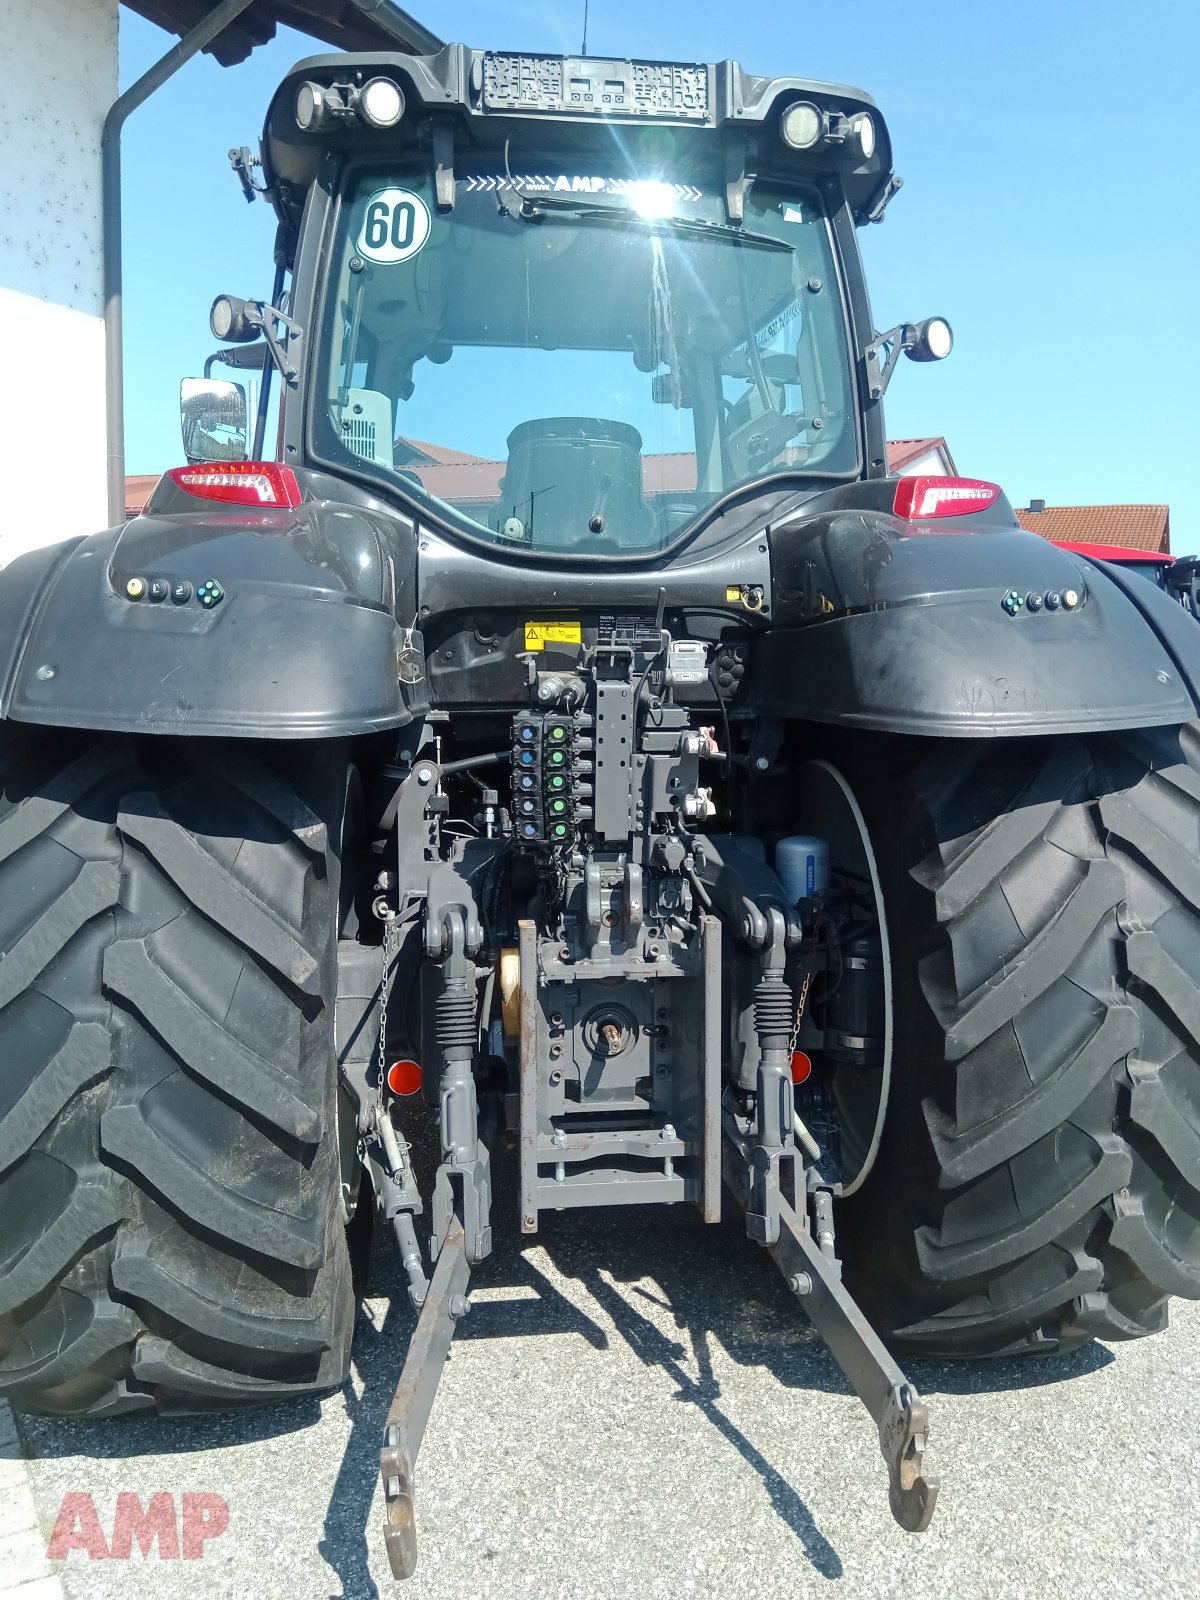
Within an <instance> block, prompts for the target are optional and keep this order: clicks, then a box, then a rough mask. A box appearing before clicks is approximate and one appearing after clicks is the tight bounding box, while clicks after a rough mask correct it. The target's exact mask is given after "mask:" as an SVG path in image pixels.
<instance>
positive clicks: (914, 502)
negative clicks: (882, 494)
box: [892, 478, 1000, 518]
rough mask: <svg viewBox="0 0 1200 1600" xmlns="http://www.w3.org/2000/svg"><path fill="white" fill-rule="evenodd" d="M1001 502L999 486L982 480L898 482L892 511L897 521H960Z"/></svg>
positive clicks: (947, 479) (936, 479)
mask: <svg viewBox="0 0 1200 1600" xmlns="http://www.w3.org/2000/svg"><path fill="white" fill-rule="evenodd" d="M999 498H1000V485H999V484H998V483H985V482H984V481H983V479H982V478H901V479H900V482H899V483H898V484H897V485H896V498H895V499H894V500H893V501H892V510H893V511H894V512H895V514H896V515H897V516H898V517H908V518H914V517H963V516H966V514H967V513H968V512H969V511H986V510H987V509H988V507H989V506H994V505H995V504H996V501H997V500H998V499H999Z"/></svg>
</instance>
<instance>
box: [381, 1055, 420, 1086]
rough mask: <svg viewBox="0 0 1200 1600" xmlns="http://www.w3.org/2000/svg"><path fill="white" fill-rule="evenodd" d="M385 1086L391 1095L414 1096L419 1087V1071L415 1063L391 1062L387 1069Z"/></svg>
mask: <svg viewBox="0 0 1200 1600" xmlns="http://www.w3.org/2000/svg"><path fill="white" fill-rule="evenodd" d="M387 1085H388V1088H389V1089H390V1090H391V1091H392V1093H393V1094H416V1092H417V1090H418V1089H419V1088H420V1087H421V1069H420V1067H419V1066H418V1065H417V1063H416V1062H415V1061H393V1062H392V1064H391V1066H390V1067H389V1068H388V1075H387Z"/></svg>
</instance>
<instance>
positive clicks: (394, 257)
mask: <svg viewBox="0 0 1200 1600" xmlns="http://www.w3.org/2000/svg"><path fill="white" fill-rule="evenodd" d="M428 238H429V207H428V206H427V205H426V204H425V202H424V200H422V199H421V196H420V195H419V194H414V193H413V192H412V190H411V189H377V190H376V191H375V193H374V194H373V195H372V196H371V198H370V199H369V200H368V201H367V209H366V211H365V213H364V215H363V224H362V227H361V228H360V229H359V234H358V243H357V247H356V248H357V250H358V253H359V255H360V256H365V257H366V259H367V260H368V261H378V262H380V263H381V264H382V265H384V266H395V265H396V264H397V263H398V262H400V261H407V260H408V259H409V257H410V256H415V255H416V253H417V251H418V250H420V249H422V248H423V246H424V244H425V241H426V240H427V239H428Z"/></svg>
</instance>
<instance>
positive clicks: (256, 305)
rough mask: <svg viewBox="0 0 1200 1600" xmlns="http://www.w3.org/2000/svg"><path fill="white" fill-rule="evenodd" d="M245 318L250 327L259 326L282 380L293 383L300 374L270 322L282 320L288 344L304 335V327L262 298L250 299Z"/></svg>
mask: <svg viewBox="0 0 1200 1600" xmlns="http://www.w3.org/2000/svg"><path fill="white" fill-rule="evenodd" d="M246 320H247V322H248V323H249V324H250V326H251V327H254V328H259V329H261V331H262V336H263V338H264V339H265V340H266V341H267V349H268V350H269V351H270V352H271V359H272V361H274V363H275V365H276V366H277V367H278V368H279V371H280V373H281V375H282V377H283V381H284V382H285V383H287V384H289V385H290V384H294V383H295V382H296V379H297V378H298V377H299V375H300V369H299V367H298V366H297V365H296V363H295V362H294V361H293V360H292V358H291V355H290V354H289V350H288V349H285V348H284V346H283V345H282V344H280V342H279V338H278V336H277V335H276V333H275V330H274V328H273V327H272V324H273V323H275V322H282V323H283V325H284V327H285V328H286V329H287V331H288V346H289V348H290V346H291V345H292V344H294V343H298V342H299V341H300V340H301V339H303V337H304V329H303V328H302V327H301V326H300V324H299V323H298V322H296V321H295V320H294V319H293V318H292V317H289V316H288V314H287V313H286V312H285V311H280V310H279V308H278V307H277V306H274V305H267V303H266V302H265V301H263V300H250V301H248V302H247V304H246Z"/></svg>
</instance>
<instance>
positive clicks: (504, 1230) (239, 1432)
mask: <svg viewBox="0 0 1200 1600" xmlns="http://www.w3.org/2000/svg"><path fill="white" fill-rule="evenodd" d="M495 1220H496V1228H495V1251H494V1254H493V1255H492V1257H491V1258H490V1259H489V1260H488V1261H487V1262H485V1263H483V1264H482V1266H480V1267H479V1268H478V1269H477V1271H476V1272H475V1273H474V1274H473V1278H472V1287H473V1288H479V1289H489V1288H490V1289H506V1290H519V1291H521V1295H520V1298H517V1299H512V1300H507V1299H484V1300H482V1301H481V1302H480V1303H478V1304H477V1305H476V1307H475V1308H474V1310H473V1311H472V1313H471V1315H470V1317H469V1318H467V1319H466V1320H465V1321H464V1322H463V1324H462V1325H461V1329H460V1331H459V1333H458V1336H457V1337H458V1339H459V1340H462V1341H464V1342H465V1341H474V1340H495V1339H508V1338H519V1337H523V1336H529V1335H534V1334H537V1335H546V1334H568V1335H575V1336H577V1337H579V1338H580V1339H583V1340H585V1341H586V1342H587V1343H588V1344H590V1345H592V1346H593V1347H594V1348H595V1349H597V1350H603V1349H606V1348H608V1347H609V1346H610V1343H611V1340H612V1338H613V1337H614V1331H615V1336H616V1337H619V1338H620V1339H622V1340H623V1341H624V1342H625V1343H626V1344H627V1345H628V1347H629V1348H630V1350H632V1351H633V1352H634V1354H635V1355H636V1356H637V1357H638V1359H639V1360H640V1361H642V1362H643V1363H644V1364H645V1365H646V1366H647V1367H648V1368H651V1369H655V1370H658V1371H661V1372H662V1374H663V1375H664V1377H665V1378H666V1379H667V1380H668V1381H669V1382H671V1383H672V1384H674V1386H675V1397H676V1399H677V1400H678V1401H679V1402H680V1403H681V1404H686V1405H693V1406H695V1407H696V1408H697V1409H698V1411H699V1412H700V1414H701V1415H702V1416H704V1417H705V1419H706V1420H707V1421H708V1422H709V1423H710V1424H711V1425H712V1426H713V1428H714V1429H716V1430H717V1432H718V1433H719V1434H721V1436H722V1437H723V1438H724V1439H725V1440H727V1441H728V1442H729V1443H730V1444H731V1445H732V1446H733V1447H734V1448H735V1449H736V1450H737V1451H738V1452H739V1453H740V1454H741V1455H742V1457H743V1458H744V1459H745V1460H746V1461H747V1462H748V1463H749V1464H750V1465H751V1466H752V1467H753V1468H754V1470H755V1471H756V1472H757V1473H758V1474H759V1476H760V1478H761V1479H762V1483H763V1486H764V1489H765V1492H766V1493H767V1495H768V1496H769V1497H770V1500H771V1503H772V1505H773V1506H774V1508H775V1511H776V1513H777V1515H778V1516H779V1517H780V1518H781V1519H782V1521H783V1522H784V1523H785V1524H786V1525H787V1526H788V1527H789V1528H790V1529H791V1530H792V1532H793V1533H794V1535H795V1537H796V1539H797V1540H798V1542H799V1544H800V1546H801V1548H802V1549H803V1551H804V1554H805V1556H806V1558H807V1560H808V1562H809V1564H810V1565H811V1567H812V1568H813V1570H814V1571H815V1572H817V1573H819V1574H821V1575H822V1576H824V1577H826V1578H830V1579H836V1578H838V1577H840V1576H841V1575H842V1563H841V1560H840V1558H839V1556H838V1553H837V1551H836V1550H835V1549H834V1548H833V1546H832V1545H831V1544H830V1542H829V1540H828V1539H827V1538H826V1537H825V1535H824V1534H823V1533H822V1532H821V1530H820V1528H819V1527H818V1526H817V1524H816V1522H815V1520H814V1518H813V1516H812V1514H811V1512H810V1511H809V1509H808V1507H807V1505H806V1504H805V1502H804V1500H803V1499H802V1498H801V1496H800V1495H799V1494H798V1493H797V1492H796V1490H795V1489H794V1488H793V1487H792V1486H791V1485H790V1484H789V1483H788V1482H787V1481H786V1480H785V1479H784V1478H783V1477H782V1476H781V1474H780V1473H779V1472H778V1471H777V1470H776V1468H775V1467H774V1466H773V1465H772V1463H771V1462H770V1461H769V1460H768V1459H767V1458H766V1457H765V1456H764V1455H762V1453H761V1452H760V1450H759V1449H758V1448H757V1446H756V1444H755V1442H754V1440H753V1439H752V1438H750V1437H748V1436H747V1434H746V1433H745V1432H744V1431H743V1430H742V1429H740V1428H739V1427H738V1426H736V1425H735V1424H734V1423H733V1422H732V1421H731V1420H730V1418H729V1417H728V1416H727V1415H726V1414H725V1413H724V1411H723V1410H722V1408H721V1405H720V1394H721V1391H720V1384H719V1382H718V1381H717V1379H716V1377H715V1375H714V1369H713V1349H714V1346H719V1347H721V1348H722V1349H723V1350H724V1351H726V1352H727V1353H728V1355H729V1356H730V1357H732V1358H733V1359H734V1360H735V1361H737V1362H738V1363H740V1364H742V1365H747V1366H751V1365H752V1366H757V1367H762V1368H765V1369H766V1370H767V1371H769V1372H770V1373H771V1374H772V1376H773V1377H774V1378H775V1379H776V1380H777V1382H779V1383H780V1384H781V1385H782V1386H783V1387H784V1388H786V1389H790V1390H794V1391H818V1392H823V1393H833V1394H847V1395H848V1394H849V1393H850V1392H851V1391H850V1387H849V1385H848V1383H847V1382H846V1380H845V1378H844V1377H843V1375H842V1373H841V1371H840V1369H839V1368H838V1366H837V1365H836V1363H835V1362H834V1360H833V1358H832V1357H831V1356H830V1354H829V1353H828V1351H827V1349H826V1348H825V1346H824V1344H823V1343H822V1342H821V1340H820V1339H819V1337H818V1336H817V1334H816V1333H815V1331H814V1330H813V1328H812V1327H811V1326H810V1325H809V1324H808V1322H807V1321H806V1319H805V1318H804V1316H803V1314H802V1312H801V1311H800V1309H799V1307H798V1305H797V1302H796V1300H795V1297H794V1296H793V1295H792V1294H791V1293H790V1292H789V1291H788V1289H787V1287H786V1285H785V1284H784V1282H783V1280H782V1278H781V1277H780V1275H779V1273H778V1271H777V1270H776V1268H775V1267H774V1265H773V1264H772V1262H771V1261H770V1259H769V1258H768V1257H767V1255H766V1253H765V1252H764V1251H762V1250H760V1249H756V1248H755V1247H754V1246H753V1245H752V1244H751V1243H749V1241H747V1239H746V1237H745V1234H744V1232H743V1231H742V1229H741V1228H740V1226H739V1225H738V1222H737V1221H736V1219H735V1218H734V1217H733V1216H732V1215H730V1216H729V1217H727V1219H726V1220H725V1221H723V1222H722V1223H721V1224H719V1225H718V1226H715V1227H706V1226H705V1225H704V1224H703V1223H702V1222H701V1221H700V1220H699V1217H698V1216H697V1215H696V1213H694V1212H692V1211H690V1210H685V1209H683V1208H679V1209H678V1210H672V1211H670V1212H666V1213H660V1214H658V1215H656V1217H655V1223H654V1227H653V1228H652V1229H649V1228H647V1227H646V1225H645V1219H644V1217H641V1216H639V1215H638V1214H637V1212H636V1211H632V1210H631V1211H615V1212H614V1211H609V1212H607V1213H591V1214H581V1213H564V1214H561V1215H554V1214H549V1215H545V1216H543V1218H542V1225H541V1229H540V1231H539V1233H538V1234H537V1235H536V1236H534V1237H533V1238H532V1239H530V1238H526V1237H523V1236H521V1235H520V1234H518V1233H517V1231H516V1200H515V1194H514V1193H513V1192H512V1191H511V1189H510V1188H509V1187H508V1185H507V1184H504V1183H502V1184H500V1185H499V1186H498V1193H497V1197H496V1206H495ZM539 1249H540V1250H544V1251H545V1252H546V1255H547V1256H548V1257H549V1260H550V1262H551V1263H552V1266H553V1268H554V1270H555V1272H556V1273H558V1274H561V1275H562V1276H563V1277H564V1278H567V1279H574V1280H576V1281H577V1282H578V1283H579V1284H581V1285H582V1287H583V1288H584V1290H586V1293H587V1295H588V1296H590V1299H591V1301H592V1302H593V1303H594V1304H595V1305H596V1306H599V1307H600V1308H601V1310H602V1311H603V1312H604V1314H605V1317H606V1319H608V1321H609V1322H610V1323H611V1329H612V1330H614V1331H610V1329H609V1327H607V1326H602V1325H601V1323H600V1322H598V1321H596V1320H595V1319H594V1318H592V1317H591V1316H589V1315H588V1313H587V1311H585V1310H583V1309H581V1308H580V1307H579V1306H577V1305H575V1304H574V1303H573V1302H572V1300H571V1299H569V1298H567V1297H566V1296H565V1295H564V1294H563V1293H562V1292H561V1291H560V1289H559V1288H558V1287H556V1285H555V1284H554V1283H553V1282H552V1281H551V1279H550V1278H549V1277H547V1275H546V1273H545V1272H543V1271H542V1270H541V1268H540V1267H539V1265H538V1263H537V1260H536V1259H535V1251H537V1250H539ZM368 1293H369V1298H370V1299H371V1300H372V1301H374V1302H378V1301H384V1302H385V1303H386V1307H387V1309H386V1313H385V1315H384V1319H383V1322H382V1325H381V1326H380V1327H378V1328H377V1327H376V1326H375V1325H374V1323H373V1322H372V1321H371V1320H370V1318H369V1317H367V1316H366V1315H363V1314H360V1316H359V1319H358V1327H357V1333H356V1338H355V1344H354V1368H355V1373H356V1376H357V1379H358V1389H359V1391H360V1392H356V1387H355V1385H353V1384H351V1383H347V1384H346V1385H345V1386H344V1387H343V1389H342V1391H341V1393H340V1396H339V1397H338V1398H339V1400H340V1403H341V1404H342V1405H343V1406H344V1407H345V1411H346V1415H347V1417H348V1418H349V1421H350V1425H351V1427H350V1434H349V1438H348V1440H347V1443H346V1447H345V1451H344V1454H343V1457H342V1460H341V1462H340V1465H339V1469H338V1474H337V1478H336V1481H335V1483H334V1487H333V1492H332V1495H331V1497H330V1502H329V1508H328V1512H327V1514H326V1517H325V1523H324V1529H323V1534H322V1537H321V1540H320V1544H319V1550H320V1553H321V1555H322V1557H323V1558H324V1560H325V1561H326V1563H327V1564H328V1565H329V1567H330V1568H331V1569H332V1571H333V1572H334V1573H335V1574H336V1576H337V1579H338V1580H339V1581H340V1583H341V1586H342V1588H341V1593H342V1595H344V1596H345V1597H346V1600H375V1597H376V1596H377V1595H378V1592H379V1591H378V1589H377V1587H376V1585H375V1583H374V1581H373V1579H372V1578H371V1575H370V1571H369V1567H368V1543H367V1541H368V1539H370V1540H371V1541H372V1544H373V1543H374V1541H375V1539H376V1536H377V1530H376V1529H375V1528H374V1527H373V1526H370V1527H368V1526H367V1515H368V1508H369V1506H370V1504H371V1500H372V1496H373V1493H374V1490H375V1483H376V1477H377V1474H378V1467H379V1447H380V1441H381V1437H382V1433H383V1425H384V1419H385V1417H386V1414H387V1410H388V1407H389V1404H390V1402H391V1398H392V1393H393V1390H394V1388H395V1385H396V1382H397V1379H398V1378H399V1375H400V1369H401V1366H402V1364H403V1358H404V1352H405V1349H406V1348H407V1344H408V1338H409V1335H410V1334H411V1331H412V1328H413V1326H414V1323H415V1313H414V1312H413V1311H412V1309H411V1308H410V1306H409V1304H408V1298H407V1294H406V1292H405V1287H404V1282H403V1276H402V1273H401V1272H400V1269H399V1262H398V1259H397V1254H396V1252H395V1250H394V1248H393V1246H392V1243H391V1239H390V1236H388V1234H387V1231H386V1230H385V1229H382V1228H381V1229H378V1230H377V1233H376V1238H375V1243H374V1250H373V1254H372V1263H371V1280H370V1286H369V1291H368ZM664 1312H665V1313H667V1317H668V1319H669V1320H670V1321H671V1322H673V1324H674V1330H675V1333H674V1335H672V1334H670V1333H664V1332H663V1329H662V1327H661V1323H662V1322H663V1320H664V1319H663V1313H664ZM1112 1360H1113V1357H1112V1354H1111V1353H1110V1352H1109V1351H1108V1350H1107V1349H1106V1348H1105V1347H1104V1346H1102V1345H1089V1346H1085V1347H1083V1348H1082V1349H1079V1350H1076V1351H1073V1352H1071V1353H1070V1354H1068V1355H1065V1356H1062V1357H1058V1358H1054V1359H1050V1360H1046V1359H1043V1360H1038V1361H1034V1360H999V1361H991V1362H975V1363H969V1364H966V1363H963V1364H959V1363H950V1362H938V1361H931V1360H912V1361H910V1362H908V1363H907V1369H906V1370H907V1371H908V1373H909V1376H910V1377H911V1378H912V1379H913V1382H914V1383H915V1384H916V1385H917V1387H918V1389H919V1390H920V1391H921V1393H922V1394H924V1395H926V1396H930V1395H936V1394H938V1393H947V1394H966V1393H989V1392H995V1391H1005V1390H1015V1389H1025V1388H1033V1387H1039V1386H1042V1385H1045V1384H1051V1383H1058V1382H1063V1381H1066V1380H1068V1379H1071V1378H1075V1377H1078V1376H1080V1375H1081V1374H1084V1373H1088V1372H1093V1371H1096V1370H1098V1369H1100V1368H1102V1367H1104V1366H1107V1365H1108V1364H1109V1363H1110V1362H1111V1361H1112ZM693 1374H694V1375H693ZM796 1403H797V1407H798V1409H797V1416H798V1417H799V1415H800V1411H799V1406H800V1401H799V1400H798V1399H797V1402H796ZM327 1404H328V1402H327ZM319 1416H320V1403H319V1402H318V1401H317V1400H315V1399H305V1400H300V1401H293V1402H288V1403H285V1404H283V1405H280V1406H278V1407H275V1408H272V1409H269V1410H255V1411H246V1412H241V1413H234V1414H228V1413H227V1414H223V1415H218V1416H201V1417H181V1418H174V1417H165V1418H152V1417H147V1415H146V1414H145V1413H137V1414H132V1415H130V1416H127V1417H114V1418H111V1419H106V1420H104V1421H97V1422H61V1421H57V1420H55V1419H50V1418H37V1419H24V1420H23V1422H22V1431H23V1432H24V1433H25V1436H26V1437H27V1438H28V1439H29V1441H30V1443H31V1444H32V1446H33V1448H34V1451H35V1453H36V1454H37V1455H39V1456H43V1457H64V1458H65V1457H73V1456H79V1457H94V1458H101V1459H110V1460H111V1459H120V1458H122V1457H124V1456H132V1455H148V1454H160V1455H161V1454H187V1453H190V1452H195V1451H208V1450H217V1449H223V1448H228V1447H230V1446H233V1445H242V1444H248V1443H255V1442H260V1441H264V1440H270V1439H275V1438H279V1437H281V1436H284V1435H287V1434H291V1433H293V1432H297V1431H299V1430H302V1429H305V1428H307V1427H309V1426H310V1425H312V1424H313V1423H315V1422H316V1421H317V1420H318V1417H319ZM863 1426H864V1427H866V1428H869V1427H870V1423H869V1421H868V1420H867V1418H866V1417H865V1416H864V1417H863Z"/></svg>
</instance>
